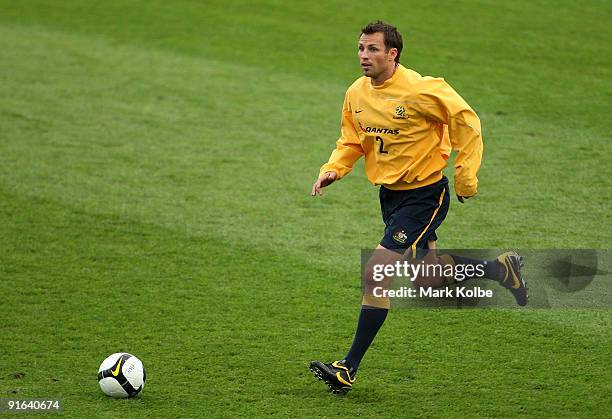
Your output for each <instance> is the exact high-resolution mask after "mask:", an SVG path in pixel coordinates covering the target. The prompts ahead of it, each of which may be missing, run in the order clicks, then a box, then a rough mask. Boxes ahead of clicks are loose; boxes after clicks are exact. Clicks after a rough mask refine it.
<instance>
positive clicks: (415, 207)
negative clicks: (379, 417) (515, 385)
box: [310, 21, 527, 394]
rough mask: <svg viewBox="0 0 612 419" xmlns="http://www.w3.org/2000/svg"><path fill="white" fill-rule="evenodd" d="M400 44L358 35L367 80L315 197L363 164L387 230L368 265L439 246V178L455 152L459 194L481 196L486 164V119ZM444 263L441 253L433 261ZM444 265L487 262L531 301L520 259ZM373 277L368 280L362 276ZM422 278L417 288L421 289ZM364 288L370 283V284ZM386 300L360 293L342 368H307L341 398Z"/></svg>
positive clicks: (357, 88) (383, 29)
mask: <svg viewBox="0 0 612 419" xmlns="http://www.w3.org/2000/svg"><path fill="white" fill-rule="evenodd" d="M402 46H403V45H402V37H401V35H400V33H399V32H398V31H397V29H396V28H395V27H393V26H391V25H389V24H386V23H384V22H381V21H377V22H373V23H370V24H368V25H367V26H366V27H364V28H363V29H362V30H361V36H360V38H359V51H358V56H359V63H360V65H361V69H362V71H363V76H362V77H360V78H359V79H357V80H356V81H355V82H354V83H353V84H352V85H351V86H350V87H349V88H348V90H347V92H346V95H345V97H344V105H343V108H342V124H341V135H340V138H339V139H338V141H337V143H336V149H335V150H334V151H333V152H332V154H331V156H330V158H329V161H328V162H327V163H326V164H324V165H323V167H322V168H321V170H320V174H319V177H318V179H317V180H316V182H315V183H314V185H313V186H312V192H311V195H313V196H317V195H322V188H325V187H327V186H329V185H330V184H332V183H333V182H335V181H337V180H339V179H341V178H342V177H344V176H346V175H347V174H348V173H349V172H350V171H351V170H352V168H353V165H354V164H355V162H356V161H357V160H358V159H359V158H360V157H362V156H364V158H365V169H366V174H367V177H368V180H369V181H370V182H371V183H372V184H374V185H380V191H379V198H380V206H381V210H382V216H383V220H384V222H385V231H384V236H383V238H382V240H381V241H380V244H379V245H378V247H377V250H376V251H375V252H374V254H373V256H372V258H371V259H370V261H368V263H367V265H366V272H367V271H368V270H370V269H371V267H372V266H373V265H374V264H375V263H390V262H393V261H395V260H399V258H400V257H401V256H406V255H409V254H410V255H412V257H416V255H417V250H418V249H435V242H436V239H437V236H436V229H437V228H438V227H439V226H440V224H441V223H442V221H443V220H444V218H445V217H446V214H447V212H448V207H449V202H450V198H449V188H448V180H447V178H446V177H445V176H444V175H443V174H442V170H443V169H444V168H445V167H446V161H447V159H448V157H449V154H450V152H451V149H453V150H455V151H456V152H457V156H456V159H455V175H454V182H455V193H456V195H457V199H458V200H459V202H461V203H463V202H464V200H465V199H467V198H470V197H473V196H474V195H476V192H477V185H478V179H477V177H476V174H477V172H478V169H479V168H480V162H481V158H482V149H483V145H482V136H481V127H480V120H479V119H478V116H477V115H476V113H475V112H474V111H473V110H472V108H471V107H470V106H469V105H468V104H467V103H466V102H465V100H463V98H462V97H461V96H459V94H457V92H455V91H454V90H453V89H452V88H451V87H450V86H449V85H448V84H447V83H446V82H445V81H444V79H442V78H434V77H423V76H421V75H420V74H418V73H416V72H415V71H412V70H410V69H408V68H406V67H404V66H402V65H401V64H400V55H401V52H402ZM435 258H438V256H435ZM438 263H452V264H455V265H457V264H464V265H466V264H472V265H476V264H482V265H483V266H484V276H485V277H486V278H488V279H491V280H495V281H497V282H499V283H500V284H501V285H502V286H504V287H505V288H507V289H509V290H510V291H511V292H512V294H513V295H514V297H515V298H516V301H517V303H518V304H519V305H525V304H527V287H526V285H525V281H524V280H523V277H522V274H521V266H522V263H521V258H520V256H519V255H518V254H516V253H515V252H507V253H504V254H502V255H501V256H499V257H498V258H497V259H495V260H489V261H486V260H474V259H469V258H466V257H461V256H455V255H441V256H440V257H439V261H438ZM366 276H367V274H366ZM419 281H420V282H419ZM419 281H417V283H416V285H417V286H428V287H440V286H445V285H449V284H452V283H454V282H456V281H455V280H454V278H452V277H451V278H446V277H432V278H421V279H420V280H419ZM364 288H365V289H367V288H368V283H367V282H366V283H365V287H364ZM389 307H390V303H389V299H388V298H384V297H376V296H373V295H372V294H371V293H368V292H364V295H363V299H362V307H361V312H360V314H359V319H358V321H357V330H356V332H355V337H354V340H353V344H352V345H351V348H350V349H349V351H348V353H347V355H346V356H345V357H344V358H343V359H342V360H340V361H335V362H332V363H329V364H326V363H323V362H320V361H313V362H311V363H310V370H311V371H312V372H313V373H314V375H315V376H316V377H317V378H319V379H322V380H324V381H325V383H326V384H327V385H328V386H329V388H330V390H331V391H332V392H333V393H335V394H346V393H347V392H348V391H349V390H350V389H351V388H352V386H353V383H354V381H355V374H356V372H357V369H358V368H359V364H360V362H361V360H362V358H363V356H364V355H365V352H366V351H367V349H368V347H369V346H370V344H371V343H372V341H373V340H374V337H375V336H376V334H377V332H378V330H379V329H380V327H381V326H382V324H383V323H384V321H385V318H386V316H387V312H388V309H389Z"/></svg>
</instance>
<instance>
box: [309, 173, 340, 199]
mask: <svg viewBox="0 0 612 419" xmlns="http://www.w3.org/2000/svg"><path fill="white" fill-rule="evenodd" d="M337 177H338V175H337V174H336V172H325V173H323V174H322V175H321V176H319V178H318V179H317V181H316V182H315V183H314V185H312V192H310V195H312V196H316V195H319V196H320V195H323V192H322V191H321V188H324V187H326V186H329V185H331V184H332V183H334V181H335V180H336V178H337Z"/></svg>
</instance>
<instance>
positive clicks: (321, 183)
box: [311, 92, 364, 196]
mask: <svg viewBox="0 0 612 419" xmlns="http://www.w3.org/2000/svg"><path fill="white" fill-rule="evenodd" d="M363 153H364V152H363V148H362V147H361V142H360V141H359V135H358V134H357V130H356V129H355V125H354V124H353V115H352V109H351V104H350V101H349V95H348V92H347V93H346V95H345V96H344V104H343V105H342V123H341V127H340V138H339V139H338V141H336V148H335V150H334V151H332V153H331V156H330V157H329V160H328V161H327V163H325V164H324V165H323V166H322V167H321V170H320V171H319V178H318V179H317V180H316V182H315V183H314V185H312V192H311V195H313V196H314V195H322V193H321V188H324V187H326V186H328V185H330V184H332V183H333V182H334V181H336V180H338V179H341V178H343V177H344V176H346V175H347V174H349V173H350V171H351V170H353V166H354V164H355V162H356V161H357V160H359V158H360V157H361V156H363Z"/></svg>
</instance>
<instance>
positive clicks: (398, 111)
mask: <svg viewBox="0 0 612 419" xmlns="http://www.w3.org/2000/svg"><path fill="white" fill-rule="evenodd" d="M406 118H408V116H406V108H404V107H403V106H402V105H399V106H397V107H396V108H395V116H394V117H393V119H406Z"/></svg>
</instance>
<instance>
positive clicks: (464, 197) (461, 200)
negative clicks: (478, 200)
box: [457, 195, 471, 204]
mask: <svg viewBox="0 0 612 419" xmlns="http://www.w3.org/2000/svg"><path fill="white" fill-rule="evenodd" d="M470 198H471V196H461V195H457V201H459V202H461V203H462V204H463V201H464V200H465V199H470Z"/></svg>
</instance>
